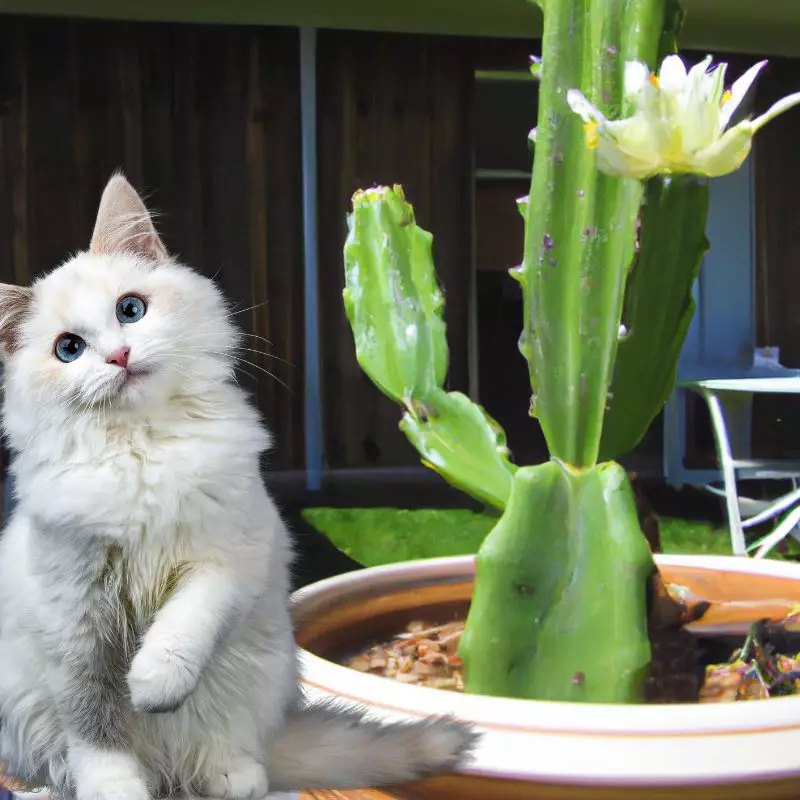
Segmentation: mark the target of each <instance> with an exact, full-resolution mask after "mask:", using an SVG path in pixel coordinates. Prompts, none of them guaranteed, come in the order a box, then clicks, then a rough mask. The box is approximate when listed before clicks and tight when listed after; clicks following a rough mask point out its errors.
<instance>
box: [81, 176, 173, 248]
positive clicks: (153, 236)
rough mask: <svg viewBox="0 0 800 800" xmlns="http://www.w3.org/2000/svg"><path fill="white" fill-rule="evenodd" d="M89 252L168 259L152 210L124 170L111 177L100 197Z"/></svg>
mask: <svg viewBox="0 0 800 800" xmlns="http://www.w3.org/2000/svg"><path fill="white" fill-rule="evenodd" d="M89 251H90V252H91V253H95V254H98V255H99V254H103V255H114V254H115V253H129V254H131V255H135V256H140V257H141V258H146V259H149V260H151V261H163V260H165V259H166V258H168V254H167V248H166V247H164V243H163V242H162V241H161V239H160V238H159V236H158V233H157V232H156V229H155V226H154V225H153V219H152V217H151V216H150V212H149V211H148V210H147V207H146V206H145V204H144V202H143V201H142V198H141V197H139V195H138V194H137V193H136V189H134V188H133V186H131V185H130V183H128V181H127V180H126V179H125V176H124V175H123V174H122V173H121V172H116V173H114V175H112V176H111V180H110V181H109V182H108V183H107V184H106V188H105V190H104V191H103V196H102V197H101V198H100V207H99V209H98V210H97V219H96V220H95V223H94V232H93V233H92V242H91V244H90V245H89Z"/></svg>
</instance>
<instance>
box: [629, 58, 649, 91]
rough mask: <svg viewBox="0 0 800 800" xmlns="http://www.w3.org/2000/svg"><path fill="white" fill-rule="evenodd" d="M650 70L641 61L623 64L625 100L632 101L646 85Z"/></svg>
mask: <svg viewBox="0 0 800 800" xmlns="http://www.w3.org/2000/svg"><path fill="white" fill-rule="evenodd" d="M649 75H650V70H649V69H648V68H647V65H646V64H643V63H642V62H641V61H626V62H625V78H624V85H625V98H626V99H627V100H633V99H634V98H635V97H636V96H637V95H638V94H639V92H641V91H642V89H643V88H644V87H645V86H646V85H647V82H648V81H647V79H648V77H649Z"/></svg>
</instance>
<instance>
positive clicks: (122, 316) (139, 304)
mask: <svg viewBox="0 0 800 800" xmlns="http://www.w3.org/2000/svg"><path fill="white" fill-rule="evenodd" d="M146 313H147V303H145V301H144V300H142V298H141V297H138V296H137V295H135V294H126V295H125V297H120V299H119V300H118V301H117V319H118V320H119V321H120V322H125V323H128V322H138V321H139V320H140V319H141V318H142V317H143V316H144V315H145V314H146Z"/></svg>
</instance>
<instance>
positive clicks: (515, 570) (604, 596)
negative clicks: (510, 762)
mask: <svg viewBox="0 0 800 800" xmlns="http://www.w3.org/2000/svg"><path fill="white" fill-rule="evenodd" d="M476 569H477V573H476V581H475V590H474V593H473V597H472V603H471V605H470V610H469V616H468V618H467V625H466V629H465V632H464V636H463V638H462V640H461V645H460V647H459V656H460V657H461V659H462V660H463V662H464V666H465V671H466V676H467V683H466V690H467V692H469V693H472V694H488V695H496V696H503V697H509V696H511V697H524V698H538V699H542V700H560V701H591V702H602V703H630V702H637V701H639V700H640V699H641V691H642V688H643V684H644V679H645V677H646V675H647V667H648V664H649V662H650V645H649V641H648V638H647V630H646V590H645V587H646V584H647V580H648V579H649V577H650V576H651V575H652V573H653V571H654V570H655V566H654V564H653V561H652V557H651V555H650V551H649V548H648V546H647V542H646V541H645V539H644V537H643V535H642V532H641V529H640V528H639V522H638V518H637V514H636V502H635V499H634V495H633V490H632V488H631V486H630V483H629V481H628V476H627V474H626V472H625V470H623V469H622V467H620V466H619V465H617V464H613V463H607V464H600V465H599V466H597V467H593V468H591V469H588V470H573V469H570V468H569V467H567V466H565V465H563V464H561V463H559V462H556V461H551V462H548V463H545V464H540V465H538V466H535V467H521V468H520V469H519V470H518V471H517V473H516V475H515V476H514V486H513V489H512V492H511V498H510V500H509V504H508V506H507V508H506V511H505V513H504V514H503V516H502V518H501V519H500V521H499V522H498V524H497V525H496V526H495V527H494V528H493V529H492V531H491V532H490V533H489V535H488V537H487V538H486V539H485V540H484V542H483V544H482V545H481V548H480V551H479V553H478V556H477V564H476Z"/></svg>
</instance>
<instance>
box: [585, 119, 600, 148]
mask: <svg viewBox="0 0 800 800" xmlns="http://www.w3.org/2000/svg"><path fill="white" fill-rule="evenodd" d="M583 132H584V134H586V146H587V147H588V148H589V149H590V150H594V149H595V147H597V143H598V141H599V140H600V137H599V136H598V135H597V123H596V122H587V123H585V124H584V126H583Z"/></svg>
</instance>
